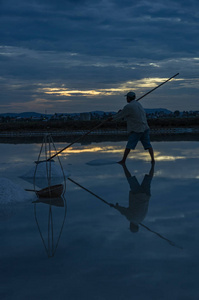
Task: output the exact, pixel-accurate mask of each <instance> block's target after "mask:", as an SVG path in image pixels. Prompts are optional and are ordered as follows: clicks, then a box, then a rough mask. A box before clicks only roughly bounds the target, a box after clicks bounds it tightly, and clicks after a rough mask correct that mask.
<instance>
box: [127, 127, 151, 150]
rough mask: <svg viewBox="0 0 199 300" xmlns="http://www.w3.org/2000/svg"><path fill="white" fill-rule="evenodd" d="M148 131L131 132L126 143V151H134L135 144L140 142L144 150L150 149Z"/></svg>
mask: <svg viewBox="0 0 199 300" xmlns="http://www.w3.org/2000/svg"><path fill="white" fill-rule="evenodd" d="M149 132H150V131H149V129H147V130H145V131H144V132H134V131H132V132H131V133H130V135H129V138H128V142H127V145H126V148H128V149H132V150H133V149H135V147H136V145H137V143H138V142H139V141H140V142H141V143H142V145H143V147H144V149H145V150H147V149H149V148H151V147H152V146H151V143H150V134H149Z"/></svg>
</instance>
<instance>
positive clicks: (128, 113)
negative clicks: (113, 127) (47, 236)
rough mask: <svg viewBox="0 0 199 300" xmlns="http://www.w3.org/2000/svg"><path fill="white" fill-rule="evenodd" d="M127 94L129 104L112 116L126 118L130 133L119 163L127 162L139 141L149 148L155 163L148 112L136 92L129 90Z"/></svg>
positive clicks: (113, 118)
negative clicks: (137, 98)
mask: <svg viewBox="0 0 199 300" xmlns="http://www.w3.org/2000/svg"><path fill="white" fill-rule="evenodd" d="M125 96H126V100H127V102H128V104H127V105H125V106H124V108H123V109H122V110H120V111H119V112H118V113H117V114H116V115H114V116H113V117H112V118H111V119H112V120H113V121H116V120H120V119H123V118H124V119H125V120H126V122H127V131H128V133H129V138H128V142H127V145H126V149H125V151H124V154H123V158H122V160H121V161H119V162H118V163H120V164H125V162H126V159H127V156H128V155H129V153H130V151H131V150H134V149H135V147H136V145H137V143H138V141H140V142H141V143H142V145H143V147H144V149H145V150H148V152H149V154H150V157H151V162H152V163H154V162H155V160H154V153H153V148H152V146H151V143H150V134H149V125H148V123H147V119H146V113H145V111H144V109H143V107H142V105H141V104H140V103H139V102H138V101H136V100H135V98H136V95H135V93H134V92H129V93H128V94H127V95H125Z"/></svg>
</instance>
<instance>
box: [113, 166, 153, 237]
mask: <svg viewBox="0 0 199 300" xmlns="http://www.w3.org/2000/svg"><path fill="white" fill-rule="evenodd" d="M122 167H123V169H124V173H125V175H126V178H127V180H128V183H129V185H130V191H129V206H128V207H123V206H120V205H119V204H118V203H117V204H116V205H114V208H116V209H117V210H118V211H119V212H120V213H121V214H122V215H124V216H125V217H126V218H127V219H128V220H129V221H130V230H131V231H132V232H138V230H139V223H141V222H142V221H143V220H144V218H145V217H146V215H147V212H148V206H149V200H150V198H151V181H152V178H153V174H154V164H151V169H150V171H149V174H146V175H145V176H144V179H143V181H142V183H141V184H139V182H138V180H137V178H136V176H132V175H131V173H130V172H129V170H128V169H127V167H126V165H125V164H124V165H122Z"/></svg>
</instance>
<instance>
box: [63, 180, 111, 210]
mask: <svg viewBox="0 0 199 300" xmlns="http://www.w3.org/2000/svg"><path fill="white" fill-rule="evenodd" d="M68 180H70V181H71V182H73V183H74V184H76V185H77V186H79V187H80V188H82V189H83V190H85V191H87V192H88V193H90V194H91V195H93V196H95V197H96V198H98V199H100V200H101V201H102V202H104V203H106V204H107V205H109V206H114V205H113V204H111V203H109V202H107V201H106V200H104V199H102V198H101V197H100V196H98V195H96V194H94V193H93V192H91V191H89V190H88V189H87V188H85V187H84V186H82V185H81V184H79V183H77V182H76V181H74V180H73V179H71V178H69V177H68Z"/></svg>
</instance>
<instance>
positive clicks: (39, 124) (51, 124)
mask: <svg viewBox="0 0 199 300" xmlns="http://www.w3.org/2000/svg"><path fill="white" fill-rule="evenodd" d="M100 123H101V121H100V120H90V121H82V120H75V121H74V120H70V121H63V120H47V121H45V122H44V121H40V120H34V121H31V122H28V121H25V120H18V121H15V122H0V131H41V130H42V131H60V130H63V131H65V130H67V131H75V130H90V129H91V128H93V127H95V126H97V125H98V124H100ZM148 123H149V126H150V127H151V128H162V127H165V128H170V127H198V126H199V117H194V118H171V117H170V118H158V119H148ZM100 128H101V129H103V130H125V129H126V122H124V121H121V122H113V121H107V122H106V123H105V124H103V125H102V126H101V127H100Z"/></svg>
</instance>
